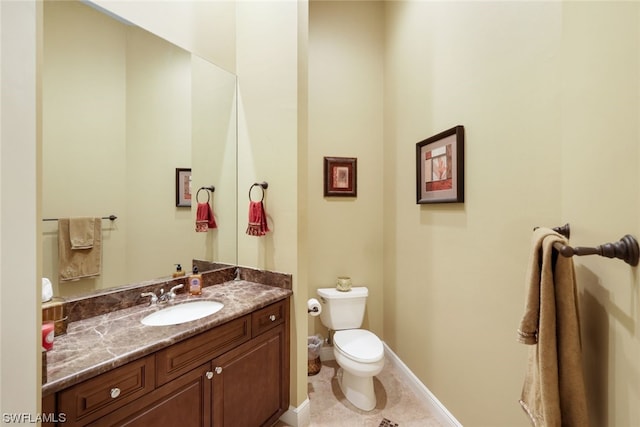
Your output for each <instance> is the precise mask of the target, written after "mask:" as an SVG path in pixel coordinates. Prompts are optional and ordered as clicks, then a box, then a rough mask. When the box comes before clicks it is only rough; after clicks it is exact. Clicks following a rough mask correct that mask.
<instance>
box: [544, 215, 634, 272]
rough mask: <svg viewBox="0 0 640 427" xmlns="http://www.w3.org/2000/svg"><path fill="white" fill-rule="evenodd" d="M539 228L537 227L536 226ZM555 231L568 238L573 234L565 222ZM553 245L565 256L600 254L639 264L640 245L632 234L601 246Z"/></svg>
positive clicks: (631, 264)
mask: <svg viewBox="0 0 640 427" xmlns="http://www.w3.org/2000/svg"><path fill="white" fill-rule="evenodd" d="M536 228H537V227H536ZM553 230H554V231H556V232H557V233H560V234H562V235H563V236H565V237H566V238H567V239H568V238H569V236H570V235H571V228H570V226H569V224H565V225H563V226H561V227H554V228H553ZM553 247H554V248H555V249H556V250H557V251H558V252H559V253H560V255H562V256H564V257H567V258H569V257H572V256H574V255H577V256H583V255H600V256H602V257H606V258H618V259H621V260H623V261H624V262H626V263H627V264H629V265H630V266H632V267H635V266H637V265H638V261H639V260H640V247H639V246H638V241H637V240H636V238H635V237H633V236H632V235H630V234H626V235H624V236H623V237H622V238H621V239H620V240H618V241H617V242H611V243H603V244H602V245H600V246H596V247H594V248H592V247H581V246H576V247H571V246H569V245H563V244H562V243H560V242H556V243H554V244H553Z"/></svg>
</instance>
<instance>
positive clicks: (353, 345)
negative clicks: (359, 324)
mask: <svg viewBox="0 0 640 427" xmlns="http://www.w3.org/2000/svg"><path fill="white" fill-rule="evenodd" d="M333 344H334V346H335V347H336V348H337V349H338V350H339V351H340V352H341V353H342V354H344V355H345V356H347V357H349V358H350V359H352V360H354V361H356V362H361V363H374V362H378V361H380V360H381V359H382V358H383V357H384V348H383V346H382V341H380V338H378V337H377V336H376V334H374V333H373V332H371V331H367V330H366V329H347V330H343V331H336V332H335V334H334V335H333Z"/></svg>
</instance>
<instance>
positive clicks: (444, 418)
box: [320, 341, 462, 427]
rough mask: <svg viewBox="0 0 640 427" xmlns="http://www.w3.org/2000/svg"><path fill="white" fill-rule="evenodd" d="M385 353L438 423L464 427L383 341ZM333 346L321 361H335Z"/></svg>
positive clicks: (322, 350)
mask: <svg viewBox="0 0 640 427" xmlns="http://www.w3.org/2000/svg"><path fill="white" fill-rule="evenodd" d="M382 345H383V346H384V353H385V356H386V358H387V360H388V361H389V363H392V364H393V365H394V366H395V367H396V368H397V370H398V371H399V372H400V375H402V377H403V378H402V379H403V382H404V383H405V384H408V385H409V387H411V389H412V390H413V392H414V393H415V394H416V395H417V396H418V398H419V399H422V401H423V402H424V403H425V404H426V405H427V406H429V408H430V409H431V411H433V413H434V414H435V415H436V418H438V421H440V422H441V423H442V424H443V425H444V426H447V427H462V424H460V422H459V421H458V420H456V418H455V417H454V416H453V415H452V414H451V412H449V410H448V409H447V408H445V406H444V405H443V404H442V403H441V402H440V401H439V400H438V399H437V398H436V397H435V396H434V394H433V393H431V391H430V390H429V389H428V388H427V386H425V385H424V384H423V383H422V382H421V381H420V380H419V379H418V377H416V376H415V374H414V373H413V372H411V370H410V369H409V368H408V367H407V365H405V364H404V363H403V362H402V360H400V358H399V357H398V355H396V354H395V353H394V352H393V351H392V350H391V348H389V346H388V345H387V344H386V343H385V342H384V341H383V342H382ZM334 359H335V356H334V355H333V346H324V347H322V348H321V349H320V360H322V361H325V360H334Z"/></svg>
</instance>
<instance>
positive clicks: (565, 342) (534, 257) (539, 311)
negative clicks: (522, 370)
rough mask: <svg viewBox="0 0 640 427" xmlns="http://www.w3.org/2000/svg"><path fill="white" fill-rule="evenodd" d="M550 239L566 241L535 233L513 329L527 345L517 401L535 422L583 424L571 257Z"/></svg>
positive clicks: (544, 230)
mask: <svg viewBox="0 0 640 427" xmlns="http://www.w3.org/2000/svg"><path fill="white" fill-rule="evenodd" d="M555 242H561V243H563V244H568V242H567V240H566V239H565V238H564V237H563V236H562V235H560V234H558V233H556V232H555V231H553V230H550V229H548V228H538V229H537V230H535V231H534V234H533V238H532V245H531V253H530V256H529V265H528V271H527V283H526V286H527V291H526V293H527V295H526V303H525V313H524V315H523V317H522V320H521V322H520V327H519V328H518V341H519V342H521V343H523V344H529V345H530V348H529V355H528V365H527V370H526V374H525V381H524V385H523V388H522V395H521V399H520V404H521V405H522V408H523V409H524V410H525V412H526V413H527V415H529V417H530V419H531V422H532V424H533V425H534V426H537V427H538V426H544V427H556V426H557V427H560V426H568V427H573V426H575V427H578V426H579V427H587V426H588V425H589V419H588V413H587V403H586V396H585V387H584V377H583V371H582V348H581V347H582V346H581V339H580V319H579V312H578V297H577V290H576V281H575V271H574V265H573V259H572V258H567V257H564V256H559V254H558V253H557V251H555V249H554V248H553V244H554V243H555Z"/></svg>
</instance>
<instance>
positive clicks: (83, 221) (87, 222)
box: [69, 217, 100, 249]
mask: <svg viewBox="0 0 640 427" xmlns="http://www.w3.org/2000/svg"><path fill="white" fill-rule="evenodd" d="M97 220H98V221H100V219H99V218H98V219H97ZM95 222H96V218H86V217H83V218H69V240H70V241H71V249H91V248H92V247H93V234H94V229H95Z"/></svg>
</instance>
